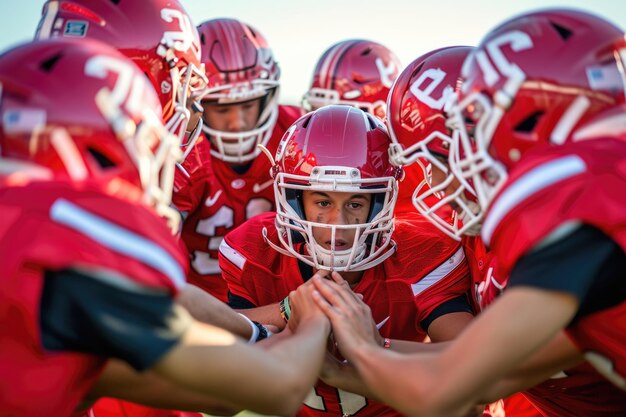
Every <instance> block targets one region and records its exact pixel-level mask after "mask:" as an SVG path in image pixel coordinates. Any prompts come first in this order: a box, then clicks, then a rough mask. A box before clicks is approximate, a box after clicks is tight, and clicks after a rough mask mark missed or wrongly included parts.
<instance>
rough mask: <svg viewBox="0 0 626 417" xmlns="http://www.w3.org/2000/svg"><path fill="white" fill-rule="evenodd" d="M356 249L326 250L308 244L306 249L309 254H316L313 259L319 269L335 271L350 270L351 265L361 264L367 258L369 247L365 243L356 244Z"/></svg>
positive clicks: (316, 245) (315, 244)
mask: <svg viewBox="0 0 626 417" xmlns="http://www.w3.org/2000/svg"><path fill="white" fill-rule="evenodd" d="M355 245H357V247H356V248H355V249H353V248H349V249H345V250H336V249H332V248H331V249H325V248H323V247H322V246H320V245H318V244H317V243H313V245H312V246H313V250H311V244H309V243H307V245H306V248H307V250H308V251H309V253H311V254H314V255H313V259H314V263H315V267H316V268H317V269H326V270H329V271H333V270H335V269H343V270H345V271H349V270H350V267H349V266H350V265H352V264H355V263H358V262H361V261H362V260H363V258H365V252H366V251H367V247H366V244H365V243H361V244H358V243H355Z"/></svg>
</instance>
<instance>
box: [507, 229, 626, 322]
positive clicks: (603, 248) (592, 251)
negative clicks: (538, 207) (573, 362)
mask: <svg viewBox="0 0 626 417" xmlns="http://www.w3.org/2000/svg"><path fill="white" fill-rule="evenodd" d="M624 271H626V255H625V254H624V251H623V250H622V249H621V247H620V246H619V245H617V243H616V242H615V241H614V240H613V239H611V238H610V237H609V236H607V235H605V234H604V233H603V232H602V231H600V230H599V229H597V228H595V227H593V226H590V225H581V226H579V227H578V228H577V229H576V230H574V231H573V232H571V233H569V234H567V235H566V236H563V237H561V238H560V239H558V240H557V241H555V242H552V243H550V244H548V245H546V246H543V247H540V248H538V249H536V250H533V251H531V252H529V253H527V254H526V255H524V256H523V257H522V258H521V259H520V260H519V261H518V263H517V264H516V265H515V268H514V269H513V271H512V273H511V276H510V278H509V284H508V287H516V286H530V287H536V288H541V289H545V290H552V291H562V292H566V293H569V294H571V295H573V296H575V297H576V298H577V299H578V300H579V301H580V303H581V305H580V308H579V311H578V313H577V317H582V316H585V315H587V314H590V313H593V312H595V311H598V310H601V309H604V308H608V307H611V306H613V305H616V304H617V303H619V302H620V301H621V300H624V299H625V298H626V284H624V280H623V274H624Z"/></svg>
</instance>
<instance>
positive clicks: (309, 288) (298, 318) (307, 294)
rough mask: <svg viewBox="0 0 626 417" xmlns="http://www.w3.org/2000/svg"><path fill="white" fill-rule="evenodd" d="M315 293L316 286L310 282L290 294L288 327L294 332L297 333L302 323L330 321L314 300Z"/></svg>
mask: <svg viewBox="0 0 626 417" xmlns="http://www.w3.org/2000/svg"><path fill="white" fill-rule="evenodd" d="M314 291H315V286H313V284H312V283H311V282H310V281H309V282H307V283H305V284H302V285H300V286H299V287H298V289H297V290H295V291H291V293H289V305H290V310H291V314H290V317H289V323H288V325H289V328H290V329H291V330H292V331H294V332H295V331H296V329H297V328H298V326H299V325H300V323H302V322H304V321H307V320H312V319H318V320H328V319H327V318H326V315H325V314H324V312H323V311H322V310H321V309H320V308H319V306H318V305H317V303H316V302H315V301H314V300H313V296H312V293H313V292H314Z"/></svg>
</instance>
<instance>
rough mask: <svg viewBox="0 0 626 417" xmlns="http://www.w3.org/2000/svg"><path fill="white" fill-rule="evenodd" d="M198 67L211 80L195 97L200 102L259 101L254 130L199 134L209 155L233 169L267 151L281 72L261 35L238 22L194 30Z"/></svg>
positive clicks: (221, 21)
mask: <svg viewBox="0 0 626 417" xmlns="http://www.w3.org/2000/svg"><path fill="white" fill-rule="evenodd" d="M198 31H199V32H200V41H201V43H202V58H201V60H202V63H203V64H204V66H205V69H206V73H207V77H208V79H209V84H208V87H207V89H206V90H205V91H202V92H200V93H199V95H200V96H201V98H202V101H203V102H205V101H210V102H217V103H219V104H230V103H242V102H245V101H249V100H254V99H259V98H261V111H260V114H259V117H258V119H257V123H256V126H255V127H254V129H252V130H248V131H240V132H226V131H222V130H217V129H215V128H212V127H211V126H209V124H208V123H207V122H206V121H205V123H204V126H203V128H202V129H203V130H204V132H205V133H206V134H207V136H208V137H209V140H210V142H211V145H212V146H211V154H212V155H213V156H215V157H216V158H219V159H222V160H224V161H227V162H232V163H242V162H247V161H250V160H252V159H254V158H256V156H257V155H258V154H259V152H260V151H259V149H258V148H257V145H258V144H262V145H265V144H267V142H268V141H269V139H270V137H271V136H272V130H273V129H274V125H275V124H276V121H277V119H278V93H279V82H278V80H279V78H280V68H279V67H278V64H277V63H276V61H275V60H274V56H273V54H272V50H271V49H270V47H269V45H268V43H267V41H266V40H265V38H264V37H263V35H262V34H261V33H260V32H259V31H258V30H256V29H254V28H253V27H251V26H250V25H248V24H246V23H243V22H241V21H239V20H236V19H213V20H208V21H206V22H204V23H202V24H201V25H200V26H198Z"/></svg>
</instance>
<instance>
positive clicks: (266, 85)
mask: <svg viewBox="0 0 626 417" xmlns="http://www.w3.org/2000/svg"><path fill="white" fill-rule="evenodd" d="M198 31H199V32H200V42H201V45H202V55H201V62H202V64H203V65H204V66H205V69H206V73H207V77H208V79H209V88H207V89H206V90H203V91H201V92H199V93H198V94H199V95H198V98H199V99H200V100H201V103H202V107H203V110H204V113H203V119H204V125H203V132H204V137H206V140H203V141H201V142H200V143H199V144H198V147H197V149H196V150H195V151H194V152H193V153H192V154H191V155H190V157H189V158H187V160H186V161H185V163H184V164H183V168H184V169H185V170H186V171H187V172H188V173H189V175H188V177H186V178H182V177H181V178H180V180H181V181H180V182H178V181H177V184H176V186H175V194H174V203H175V204H176V207H177V208H178V209H179V210H180V211H181V212H182V213H183V217H184V224H183V228H182V234H181V236H182V239H183V241H184V242H185V245H186V246H187V248H188V250H189V253H190V256H191V268H190V269H191V270H190V275H189V281H190V282H191V283H192V284H195V285H197V286H198V287H200V288H203V289H204V290H206V291H207V292H209V293H211V294H213V295H214V296H215V297H218V298H219V299H221V300H224V301H226V300H227V288H226V283H225V282H224V280H223V279H222V278H221V271H220V268H219V265H218V260H217V252H218V248H219V245H220V242H221V241H222V239H223V238H224V236H225V235H226V233H228V232H229V231H230V230H233V229H234V228H235V227H237V226H238V225H240V224H241V223H243V222H244V221H245V220H247V219H249V218H251V217H253V216H255V215H257V214H260V213H263V212H267V211H271V210H273V209H274V190H273V187H272V179H271V178H270V176H269V169H270V164H269V162H268V160H267V158H265V157H261V158H259V157H258V155H259V153H260V150H259V148H258V146H257V145H263V146H265V147H266V148H268V149H269V150H270V151H271V152H275V151H276V147H277V145H278V142H279V141H280V138H281V137H282V135H283V133H284V132H285V130H287V128H288V127H289V126H290V125H291V124H292V123H293V121H295V120H296V119H297V118H298V117H299V116H300V110H299V109H298V108H297V107H293V106H283V105H279V104H278V98H279V86H280V85H279V77H280V68H279V67H278V63H277V62H276V61H275V60H274V56H273V54H272V50H271V49H270V47H269V45H268V43H267V41H266V40H265V38H264V37H263V35H262V34H261V33H260V32H259V31H258V30H257V29H255V28H252V27H251V26H249V25H248V24H246V23H243V22H241V21H239V20H236V19H213V20H208V21H206V22H203V23H202V24H200V25H199V26H198Z"/></svg>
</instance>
